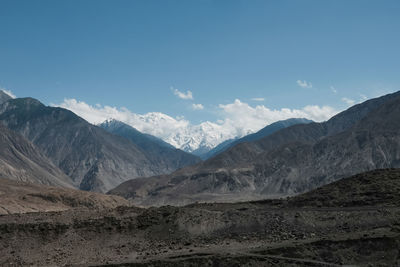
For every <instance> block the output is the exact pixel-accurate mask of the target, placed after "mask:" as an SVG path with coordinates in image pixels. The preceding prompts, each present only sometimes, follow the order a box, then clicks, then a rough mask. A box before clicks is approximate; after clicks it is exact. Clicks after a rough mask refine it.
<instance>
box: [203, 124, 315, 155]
mask: <svg viewBox="0 0 400 267" xmlns="http://www.w3.org/2000/svg"><path fill="white" fill-rule="evenodd" d="M311 122H313V121H311V120H308V119H304V118H299V119H298V118H292V119H287V120H282V121H277V122H274V123H272V124H270V125H267V126H266V127H264V128H262V129H261V130H259V131H258V132H256V133H253V134H249V135H246V136H244V137H242V138H236V139H229V140H226V141H224V142H222V143H221V144H219V145H218V146H216V147H215V148H213V149H211V150H210V151H209V152H207V153H206V154H204V155H202V156H201V158H202V159H209V158H212V157H215V156H216V155H218V154H220V153H222V152H224V151H226V150H228V149H230V148H232V147H234V146H236V145H238V144H240V143H244V142H252V141H256V140H259V139H261V138H263V137H266V136H268V135H271V134H273V133H275V132H277V131H279V130H281V129H284V128H287V127H289V126H292V125H296V124H307V123H311Z"/></svg>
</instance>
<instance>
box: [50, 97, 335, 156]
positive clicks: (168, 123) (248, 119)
mask: <svg viewBox="0 0 400 267" xmlns="http://www.w3.org/2000/svg"><path fill="white" fill-rule="evenodd" d="M198 105H200V104H198ZM53 106H60V107H63V108H66V109H69V110H71V111H73V112H75V113H76V114H77V115H79V116H81V117H82V118H84V119H86V120H87V121H89V122H91V123H93V124H99V123H101V122H103V121H105V120H106V119H117V120H120V121H122V122H125V123H127V124H129V125H131V126H132V127H134V128H136V129H138V130H139V131H141V132H144V133H148V134H152V135H154V136H157V137H160V138H161V139H163V140H164V141H166V142H168V143H170V144H172V145H173V146H175V147H177V148H181V149H186V150H188V151H193V150H195V149H196V148H198V147H199V146H202V145H205V146H208V147H210V148H212V147H214V146H216V145H218V144H219V143H221V142H223V141H225V140H226V139H230V138H234V137H238V136H239V137H241V136H244V135H246V134H249V133H252V132H256V131H258V130H260V129H261V128H263V127H265V126H266V125H268V124H271V123H273V122H275V121H279V120H285V119H289V118H308V119H311V120H314V121H325V120H327V119H329V118H330V117H332V116H333V115H335V114H336V113H338V111H337V110H335V109H333V108H332V107H329V106H322V107H321V106H316V105H309V106H305V107H303V108H301V109H290V108H281V109H270V108H268V107H265V106H264V105H257V106H251V105H249V104H247V103H245V102H242V101H240V100H239V99H236V100H235V101H234V102H233V103H230V104H226V105H222V104H220V105H219V106H218V110H217V113H218V114H219V117H220V118H219V119H218V120H216V121H215V122H210V121H206V122H203V123H200V124H191V123H190V122H189V121H187V120H185V119H184V118H183V117H176V118H173V117H171V116H168V115H166V114H163V113H160V112H150V113H146V114H143V115H142V114H136V113H133V112H131V111H129V110H128V109H126V108H116V107H110V106H101V105H94V106H92V105H88V104H87V103H85V102H82V101H77V100H75V99H64V102H62V103H61V104H58V105H53Z"/></svg>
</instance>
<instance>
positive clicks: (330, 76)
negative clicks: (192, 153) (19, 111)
mask: <svg viewBox="0 0 400 267" xmlns="http://www.w3.org/2000/svg"><path fill="white" fill-rule="evenodd" d="M399 14H400V1H385V0H376V1H368V0H359V1H357V0H343V1H341V0H335V1H321V0H313V1H312V0H303V1H300V0H298V1H294V0H293V1H285V0H279V1H278V0H277V1H266V0H264V1H257V0H251V1H249V0H243V1H235V0H226V1H223V0H218V1H216V0H215V1H212V0H197V1H194V0H192V1H190V0H189V1H187V0H181V1H169V0H158V1H151V0H143V1H134V0H126V1H121V0H114V1H111V0H109V1H101V0H92V1H89V0H84V1H81V0H79V1H77V0H68V1H55V0H49V1H42V0H35V1H29V0H27V1H19V0H10V1H7V0H0V87H2V88H5V89H7V90H11V91H12V92H13V93H14V94H15V95H17V96H33V97H35V98H38V99H40V100H41V101H43V102H44V103H46V104H51V103H56V104H58V103H62V102H63V100H64V99H65V98H67V99H76V100H78V101H84V102H85V103H87V104H89V105H95V104H101V105H110V106H113V107H118V108H119V107H126V108H127V109H129V110H130V111H132V112H134V113H138V114H144V113H147V112H153V111H157V112H162V113H165V114H168V115H170V116H173V117H176V116H184V117H185V118H186V119H187V120H189V121H191V122H192V123H199V122H202V121H216V120H217V119H221V118H222V119H224V117H223V116H224V115H223V114H222V113H221V112H222V111H221V106H220V105H221V104H222V105H228V104H232V103H234V102H235V99H238V100H240V101H241V103H247V104H248V105H249V106H250V107H253V108H255V107H256V106H257V105H262V106H264V107H267V108H269V109H282V108H289V109H301V108H303V107H305V106H307V105H318V106H320V107H322V106H329V107H332V108H333V109H335V110H342V109H344V108H346V107H347V106H348V105H349V104H348V103H346V101H347V102H349V103H356V102H358V101H360V99H364V98H365V97H367V98H369V97H374V96H377V95H381V94H384V93H387V92H392V91H396V90H399V88H400V75H399V73H400V53H399V47H400V34H399V29H400V16H399ZM300 85H302V86H303V87H304V88H303V87H302V86H300ZM311 85H312V86H311ZM308 87H309V88H308ZM172 88H174V89H172ZM175 89H177V90H179V91H180V92H182V93H184V94H187V91H188V90H190V91H191V92H192V98H193V99H181V98H179V97H178V95H177V94H174V90H175ZM334 91H336V93H335V92H334ZM181 96H182V95H181ZM255 98H259V99H258V100H261V98H263V99H264V100H263V101H256V100H254V99H255ZM352 101H353V102H352ZM236 103H237V102H236ZM193 104H197V106H196V107H197V110H195V109H194V106H193ZM198 104H201V105H202V107H203V109H201V106H199V105H198Z"/></svg>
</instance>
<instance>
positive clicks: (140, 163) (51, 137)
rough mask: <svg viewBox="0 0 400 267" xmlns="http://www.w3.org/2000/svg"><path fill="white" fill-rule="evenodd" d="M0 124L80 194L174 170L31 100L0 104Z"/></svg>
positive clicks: (125, 142) (121, 140) (65, 113)
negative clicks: (31, 147) (50, 163)
mask: <svg viewBox="0 0 400 267" xmlns="http://www.w3.org/2000/svg"><path fill="white" fill-rule="evenodd" d="M0 123H2V124H4V125H5V126H6V127H8V128H10V129H12V130H13V131H16V132H18V133H20V134H21V135H23V136H24V137H25V138H27V139H28V140H30V141H31V142H33V143H34V144H35V145H36V146H37V147H39V148H40V149H41V151H42V152H43V153H44V154H45V155H46V156H47V157H48V158H49V159H51V160H52V161H53V163H54V164H55V165H56V166H58V167H59V168H60V169H61V170H62V171H63V172H64V173H65V174H66V175H68V176H69V177H70V178H71V182H72V184H73V185H74V186H75V187H76V188H79V189H82V190H90V191H97V192H105V191H107V190H109V189H111V188H113V187H115V186H117V185H118V184H120V183H122V182H124V181H126V180H129V179H132V178H135V177H139V176H140V177H141V176H151V175H157V174H163V173H169V172H171V171H173V170H175V169H176V167H175V166H170V165H168V164H166V162H162V161H158V159H154V158H152V156H151V155H150V154H147V153H146V152H145V151H143V150H142V149H141V148H139V147H138V146H136V145H135V144H133V143H132V142H130V141H128V140H127V139H125V138H122V137H119V136H116V135H113V134H110V133H108V132H106V131H105V130H103V129H101V128H99V127H97V126H94V125H91V124H89V123H88V122H86V121H85V120H83V119H82V118H80V117H78V116H77V115H75V114H74V113H72V112H71V111H69V110H66V109H63V108H54V107H47V106H45V105H43V104H42V103H40V102H39V101H38V100H36V99H33V98H17V99H10V100H8V101H6V102H5V103H3V104H1V105H0Z"/></svg>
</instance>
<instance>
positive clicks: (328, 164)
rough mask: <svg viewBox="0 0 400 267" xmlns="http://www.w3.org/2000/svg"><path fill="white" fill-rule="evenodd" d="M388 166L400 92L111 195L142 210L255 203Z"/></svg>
mask: <svg viewBox="0 0 400 267" xmlns="http://www.w3.org/2000/svg"><path fill="white" fill-rule="evenodd" d="M391 167H394V168H398V167H400V92H397V93H394V94H389V95H386V96H383V97H380V98H376V99H371V100H368V101H366V102H364V103H362V104H358V105H355V106H353V107H351V108H349V109H348V110H346V111H344V112H341V113H339V114H338V115H336V116H334V117H332V118H331V119H330V120H328V121H327V122H323V123H308V124H300V125H294V126H290V127H288V128H284V129H281V130H279V131H277V132H275V133H273V134H271V135H268V136H266V137H263V138H261V139H259V140H256V141H253V142H244V143H240V144H238V145H236V146H234V147H233V148H231V149H228V150H226V151H225V152H223V153H220V154H218V155H217V156H215V157H213V158H211V159H208V160H206V161H204V162H202V163H199V164H197V165H195V166H192V167H187V168H183V169H181V170H178V171H176V172H174V173H172V174H171V175H162V176H155V177H151V178H140V179H136V180H132V181H128V182H125V183H123V184H122V185H120V186H118V187H117V188H116V189H114V190H112V191H111V193H113V194H119V195H121V196H124V197H127V198H130V199H132V201H133V202H134V203H136V204H139V205H145V206H147V205H165V204H173V205H183V204H188V203H193V202H196V201H239V200H255V199H263V198H272V197H282V196H288V195H294V194H299V193H302V192H306V191H309V190H311V189H313V188H316V187H319V186H322V185H324V184H327V183H331V182H334V181H336V180H339V179H341V178H344V177H346V176H350V175H354V174H357V173H360V172H364V171H368V170H373V169H378V168H391Z"/></svg>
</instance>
